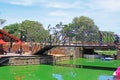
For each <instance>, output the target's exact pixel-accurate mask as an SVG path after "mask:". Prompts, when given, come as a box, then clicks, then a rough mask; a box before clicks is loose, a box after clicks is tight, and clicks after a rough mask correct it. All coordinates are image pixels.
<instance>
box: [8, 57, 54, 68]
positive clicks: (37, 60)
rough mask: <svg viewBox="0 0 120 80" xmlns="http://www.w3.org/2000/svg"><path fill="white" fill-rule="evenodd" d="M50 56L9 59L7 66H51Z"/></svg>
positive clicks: (51, 58) (51, 59)
mask: <svg viewBox="0 0 120 80" xmlns="http://www.w3.org/2000/svg"><path fill="white" fill-rule="evenodd" d="M52 63H53V57H52V56H41V57H37V56H30V57H26V56H25V57H24V56H22V57H10V58H9V62H8V65H10V66H13V65H14V66H17V65H35V64H52Z"/></svg>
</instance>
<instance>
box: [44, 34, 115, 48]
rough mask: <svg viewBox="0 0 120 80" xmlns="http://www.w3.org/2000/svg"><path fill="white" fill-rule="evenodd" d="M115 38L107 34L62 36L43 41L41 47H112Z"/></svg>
mask: <svg viewBox="0 0 120 80" xmlns="http://www.w3.org/2000/svg"><path fill="white" fill-rule="evenodd" d="M115 39H116V36H115V35H114V34H108V33H101V32H96V33H91V34H88V33H87V34H86V33H84V34H82V35H77V36H73V37H66V36H62V37H61V39H60V38H56V37H55V36H54V37H52V36H51V35H50V37H49V38H47V39H44V41H43V42H42V44H43V45H81V46H114V45H115Z"/></svg>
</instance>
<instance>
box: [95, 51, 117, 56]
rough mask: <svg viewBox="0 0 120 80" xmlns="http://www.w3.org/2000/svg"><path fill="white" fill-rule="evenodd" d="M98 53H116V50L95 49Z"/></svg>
mask: <svg viewBox="0 0 120 80" xmlns="http://www.w3.org/2000/svg"><path fill="white" fill-rule="evenodd" d="M95 52H97V53H98V54H105V55H113V54H117V51H116V50H95Z"/></svg>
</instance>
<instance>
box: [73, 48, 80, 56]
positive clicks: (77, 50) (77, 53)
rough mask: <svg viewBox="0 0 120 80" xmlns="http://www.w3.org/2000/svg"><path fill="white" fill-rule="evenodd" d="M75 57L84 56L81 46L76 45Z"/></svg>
mask: <svg viewBox="0 0 120 80" xmlns="http://www.w3.org/2000/svg"><path fill="white" fill-rule="evenodd" d="M74 57H75V58H82V48H81V47H75V55H74Z"/></svg>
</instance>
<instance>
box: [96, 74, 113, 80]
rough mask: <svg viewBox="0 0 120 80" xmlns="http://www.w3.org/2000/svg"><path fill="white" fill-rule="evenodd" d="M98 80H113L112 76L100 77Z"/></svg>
mask: <svg viewBox="0 0 120 80" xmlns="http://www.w3.org/2000/svg"><path fill="white" fill-rule="evenodd" d="M98 80H113V76H106V75H101V76H99V78H98Z"/></svg>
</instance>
